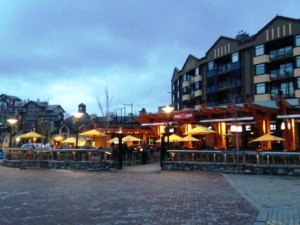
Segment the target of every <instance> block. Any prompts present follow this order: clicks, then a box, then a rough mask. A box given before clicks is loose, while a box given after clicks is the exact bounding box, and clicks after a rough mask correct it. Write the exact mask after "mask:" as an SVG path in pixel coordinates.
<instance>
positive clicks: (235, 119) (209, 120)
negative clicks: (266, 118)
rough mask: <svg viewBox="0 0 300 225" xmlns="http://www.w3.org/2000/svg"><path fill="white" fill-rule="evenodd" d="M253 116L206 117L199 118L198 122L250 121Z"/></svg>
mask: <svg viewBox="0 0 300 225" xmlns="http://www.w3.org/2000/svg"><path fill="white" fill-rule="evenodd" d="M253 119H254V117H252V116H249V117H237V118H221V119H207V120H200V121H199V122H200V123H214V122H215V123H217V122H240V121H251V120H253Z"/></svg>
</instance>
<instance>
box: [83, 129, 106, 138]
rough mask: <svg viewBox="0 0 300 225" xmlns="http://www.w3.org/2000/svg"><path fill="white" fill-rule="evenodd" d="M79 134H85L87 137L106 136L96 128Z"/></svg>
mask: <svg viewBox="0 0 300 225" xmlns="http://www.w3.org/2000/svg"><path fill="white" fill-rule="evenodd" d="M79 135H81V136H87V137H104V136H106V134H104V133H102V132H101V131H98V130H96V129H93V130H89V131H86V132H83V133H80V134H79Z"/></svg>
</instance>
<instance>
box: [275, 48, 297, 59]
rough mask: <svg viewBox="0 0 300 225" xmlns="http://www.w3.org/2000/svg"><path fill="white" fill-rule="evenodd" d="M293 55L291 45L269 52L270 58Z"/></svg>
mask: <svg viewBox="0 0 300 225" xmlns="http://www.w3.org/2000/svg"><path fill="white" fill-rule="evenodd" d="M292 55H293V48H292V46H287V47H284V48H280V49H277V50H273V51H271V52H270V60H276V59H280V58H284V57H288V56H292Z"/></svg>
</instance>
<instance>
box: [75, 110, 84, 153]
mask: <svg viewBox="0 0 300 225" xmlns="http://www.w3.org/2000/svg"><path fill="white" fill-rule="evenodd" d="M73 116H74V117H75V119H76V143H75V148H78V133H79V119H80V118H81V117H82V116H83V113H82V112H76V113H74V114H73Z"/></svg>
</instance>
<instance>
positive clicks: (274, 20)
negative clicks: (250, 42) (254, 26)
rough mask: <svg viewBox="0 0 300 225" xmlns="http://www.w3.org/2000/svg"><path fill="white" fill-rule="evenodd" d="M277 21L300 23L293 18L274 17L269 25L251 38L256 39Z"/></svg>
mask: <svg viewBox="0 0 300 225" xmlns="http://www.w3.org/2000/svg"><path fill="white" fill-rule="evenodd" d="M278 20H285V21H290V22H296V23H300V19H294V18H290V17H285V16H275V17H274V18H273V19H272V20H271V21H270V22H269V23H267V24H266V25H265V26H264V27H263V28H261V29H260V30H259V31H258V32H257V33H256V34H255V35H253V37H257V36H258V35H260V34H261V33H262V32H264V31H265V30H266V29H268V27H269V26H271V25H272V24H273V23H274V22H276V21H278Z"/></svg>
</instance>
